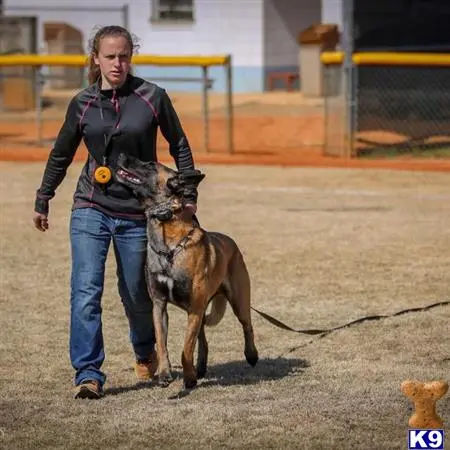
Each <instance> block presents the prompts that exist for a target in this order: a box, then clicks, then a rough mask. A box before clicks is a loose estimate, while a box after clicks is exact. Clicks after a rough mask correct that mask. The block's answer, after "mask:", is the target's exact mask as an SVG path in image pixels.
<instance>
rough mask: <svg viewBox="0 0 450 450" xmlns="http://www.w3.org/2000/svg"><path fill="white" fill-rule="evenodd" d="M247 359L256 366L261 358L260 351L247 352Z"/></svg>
mask: <svg viewBox="0 0 450 450" xmlns="http://www.w3.org/2000/svg"><path fill="white" fill-rule="evenodd" d="M245 359H246V360H247V362H248V363H249V364H250V365H251V366H252V367H254V366H256V363H257V362H258V359H259V356H258V352H248V353H247V352H246V353H245Z"/></svg>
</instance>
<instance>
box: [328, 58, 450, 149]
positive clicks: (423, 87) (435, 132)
mask: <svg viewBox="0 0 450 450" xmlns="http://www.w3.org/2000/svg"><path fill="white" fill-rule="evenodd" d="M348 76H349V74H348V72H346V71H345V70H344V68H343V66H342V64H329V65H326V66H325V70H324V78H325V85H326V92H325V123H324V128H325V140H324V154H326V155H331V156H340V157H346V156H355V157H366V156H389V155H392V156H395V155H402V154H403V155H404V154H406V155H407V154H417V153H421V154H425V152H428V153H430V152H433V155H434V156H439V155H440V154H441V153H443V154H447V155H448V153H449V152H450V66H445V65H442V66H438V65H428V66H425V65H423V66H422V65H409V66H403V65H402V66H400V65H381V64H372V65H365V64H364V65H355V66H354V67H353V73H352V80H351V83H350V88H349V89H351V90H352V94H351V95H348V94H347V90H346V89H347V88H346V86H348Z"/></svg>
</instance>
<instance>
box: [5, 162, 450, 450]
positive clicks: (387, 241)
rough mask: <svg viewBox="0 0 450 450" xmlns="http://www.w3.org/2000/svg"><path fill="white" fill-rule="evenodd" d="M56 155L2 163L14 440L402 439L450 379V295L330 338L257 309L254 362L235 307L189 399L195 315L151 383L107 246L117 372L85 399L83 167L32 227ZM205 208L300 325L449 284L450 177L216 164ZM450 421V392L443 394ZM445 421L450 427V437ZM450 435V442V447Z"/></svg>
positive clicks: (284, 313)
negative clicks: (425, 386) (417, 409)
mask: <svg viewBox="0 0 450 450" xmlns="http://www.w3.org/2000/svg"><path fill="white" fill-rule="evenodd" d="M43 168H44V167H43V163H34V164H32V163H29V164H19V163H0V173H1V176H0V183H1V184H0V187H1V190H0V263H1V278H0V294H1V297H0V361H1V363H0V448H4V449H8V450H9V449H36V448H46V449H47V448H64V449H88V448H89V449H106V448H116V449H141V448H164V449H166V448H167V449H168V448H175V449H196V448H200V449H216V448H236V449H237V448H239V449H253V448H271V449H278V448H279V449H282V448H289V449H335V448H336V449H338V448H339V449H344V448H345V449H372V448H377V449H385V448H393V449H404V448H407V440H406V438H407V429H408V425H407V421H408V418H409V417H410V415H411V413H412V405H411V403H410V402H409V400H408V399H407V398H406V397H405V396H404V395H403V394H402V393H401V391H400V384H401V382H402V381H403V380H405V379H408V378H413V379H419V380H424V381H425V380H435V379H446V380H447V381H450V379H449V378H450V333H449V323H450V307H449V306H442V307H437V308H434V309H431V310H429V311H426V312H417V313H412V314H407V315H403V316H399V317H395V318H388V319H384V320H381V321H376V322H366V323H363V324H360V325H357V326H354V327H351V328H347V329H344V330H341V331H337V332H335V333H332V334H330V335H328V336H326V337H324V338H323V339H317V338H313V337H310V336H305V335H301V334H296V333H291V332H287V331H283V330H280V329H278V328H275V327H274V326H272V325H271V324H269V323H268V322H267V321H265V320H264V319H262V318H261V317H259V316H258V315H256V314H254V315H253V322H254V328H255V337H256V345H257V347H258V349H259V353H260V357H261V360H260V362H259V363H258V365H257V366H256V367H255V368H251V367H249V366H248V365H247V364H246V362H245V360H244V356H243V337H242V332H241V328H240V326H239V324H238V322H237V320H236V319H235V317H234V316H233V315H232V313H231V312H230V310H227V313H226V315H225V318H224V319H223V321H222V322H221V323H220V324H219V325H218V326H217V327H216V328H212V329H208V330H207V337H208V341H209V345H210V365H209V372H208V374H207V377H206V379H205V380H203V381H202V382H201V383H200V385H199V388H198V389H197V390H195V391H194V392H193V393H192V394H191V395H190V396H188V397H186V398H184V399H182V400H177V401H174V400H169V399H168V397H169V396H170V395H172V394H174V393H176V392H177V391H178V390H179V389H180V387H181V379H180V369H181V367H180V355H181V348H182V341H183V335H184V330H185V325H186V318H185V315H184V313H182V312H181V311H179V310H176V309H175V308H170V311H169V314H170V331H169V351H170V355H171V360H172V363H173V365H174V368H175V371H176V373H177V379H176V381H175V382H174V383H173V384H172V385H171V386H170V387H169V388H167V389H160V388H156V387H152V386H151V385H136V382H135V379H134V374H133V371H132V362H133V357H132V351H131V346H130V344H129V341H128V328H127V322H126V318H125V314H124V311H123V309H122V306H121V303H120V299H119V298H118V295H117V290H116V279H115V262H114V259H113V255H112V254H111V255H110V259H109V261H108V268H107V279H106V286H105V293H104V299H103V308H104V309H103V324H104V337H105V345H106V361H105V364H104V366H103V369H104V370H105V371H106V373H107V375H108V380H107V384H106V386H105V387H106V394H107V395H106V396H105V397H104V398H103V399H102V400H100V401H97V402H95V401H94V402H93V401H75V400H73V399H72V376H73V371H72V368H71V366H70V361H69V358H68V326H69V276H70V263H69V262H70V249H69V242H68V219H69V213H70V207H71V201H72V193H73V189H74V187H75V183H76V181H77V177H78V173H79V171H80V168H81V165H80V164H79V163H74V164H73V165H72V167H71V168H70V170H69V172H68V176H67V178H66V179H65V181H64V182H63V184H62V185H61V186H60V188H59V190H58V192H57V196H56V198H55V199H54V200H53V201H52V203H51V213H50V227H51V229H50V231H49V232H47V233H45V234H44V233H43V234H41V233H38V232H37V231H35V230H34V229H33V227H32V222H31V218H32V209H33V199H34V194H35V189H36V188H37V187H38V185H39V183H40V180H41V176H42V172H43ZM201 168H202V169H203V170H204V171H205V172H206V173H207V178H206V179H205V181H204V182H203V183H202V185H201V187H200V200H199V213H198V216H199V219H200V221H201V223H202V225H203V226H204V227H205V228H207V229H210V230H220V231H223V232H226V233H228V234H230V235H231V236H233V237H234V238H235V239H236V241H237V242H238V244H239V245H240V247H241V248H242V251H243V253H244V256H245V259H246V262H247V265H248V268H249V272H250V274H251V279H252V286H253V299H252V301H253V305H254V306H255V307H257V308H259V309H261V310H262V311H265V312H267V313H269V314H271V315H273V316H275V317H277V318H278V319H280V320H282V321H284V322H286V323H287V324H289V325H291V326H293V327H295V328H327V327H333V326H337V325H340V324H343V323H345V322H348V321H350V320H354V319H357V318H359V317H362V316H366V315H369V314H393V313H395V312H397V311H400V310H402V309H405V308H412V307H422V306H426V305H428V304H431V303H435V302H439V301H446V300H449V297H450V295H449V294H450V189H449V188H450V177H449V175H448V174H446V173H433V172H431V173H425V172H406V171H404V172H398V171H388V170H384V171H381V170H369V169H366V170H349V169H331V168H328V169H326V168H323V169H308V168H284V169H283V168H275V167H258V168H256V167H251V166H250V167H239V166H234V167H227V166H203V167H201ZM437 410H438V412H439V414H440V415H441V417H442V418H443V420H444V422H445V424H446V427H447V430H448V429H449V428H448V426H449V424H450V394H447V395H446V396H445V397H444V398H443V399H442V400H440V401H439V402H438V403H437ZM447 434H448V433H447ZM448 442H449V441H448V437H447V444H448Z"/></svg>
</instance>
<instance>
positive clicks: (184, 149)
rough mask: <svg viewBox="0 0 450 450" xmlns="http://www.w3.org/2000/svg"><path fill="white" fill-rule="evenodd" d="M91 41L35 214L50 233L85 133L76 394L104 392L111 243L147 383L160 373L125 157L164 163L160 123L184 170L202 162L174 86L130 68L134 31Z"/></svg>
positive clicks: (142, 235) (142, 230)
mask: <svg viewBox="0 0 450 450" xmlns="http://www.w3.org/2000/svg"><path fill="white" fill-rule="evenodd" d="M91 47H92V49H91V52H90V61H89V75H88V76H89V83H90V86H89V87H88V88H87V89H85V90H83V91H81V92H80V93H78V94H77V95H76V96H75V97H74V98H73V99H72V100H71V102H70V104H69V106H68V110H67V113H66V117H65V121H64V124H63V126H62V128H61V130H60V132H59V134H58V136H57V139H56V142H55V144H54V147H53V149H52V151H51V152H50V155H49V158H48V161H47V165H46V168H45V171H44V175H43V179H42V183H41V186H40V188H39V189H38V190H37V194H36V201H35V216H34V225H35V227H36V228H37V229H38V230H40V231H46V230H47V229H48V228H49V224H48V213H49V201H50V200H51V199H52V198H53V197H54V195H55V190H56V188H57V187H58V186H59V185H60V184H61V182H62V181H63V179H64V177H65V175H66V171H67V168H68V166H69V165H70V163H71V162H72V160H73V157H74V154H75V152H76V150H77V148H78V146H79V144H80V142H81V139H83V140H84V142H85V144H86V147H87V149H88V152H89V156H88V159H87V161H86V164H85V165H84V167H83V169H82V172H81V174H80V177H79V180H78V185H77V188H76V190H75V195H74V202H73V207H72V213H71V221H70V239H71V250H72V275H71V322H70V357H71V362H72V366H73V368H74V369H75V371H76V372H75V377H74V384H75V386H76V388H75V398H100V397H101V396H102V395H103V385H104V383H105V380H106V375H105V374H104V373H103V372H102V371H101V366H102V363H103V361H104V358H105V354H104V345H103V334H102V322H101V311H102V310H101V297H102V292H103V285H104V274H105V262H106V256H107V253H108V248H109V245H110V243H111V240H112V242H113V246H114V252H115V257H116V262H117V277H118V290H119V295H120V297H121V299H122V303H123V305H124V308H125V312H126V315H127V317H128V321H129V326H130V340H131V343H132V346H133V350H134V353H135V359H136V361H135V365H134V367H135V373H136V376H137V378H138V379H139V380H141V381H143V380H148V379H150V378H151V377H152V375H153V366H154V362H155V358H156V355H155V351H154V343H155V338H154V332H153V323H152V305H151V300H150V298H149V296H148V292H147V289H146V284H145V276H144V264H145V256H146V243H147V238H146V222H145V216H144V212H143V209H142V207H141V205H140V204H139V202H138V199H137V198H136V197H135V196H134V195H133V193H132V192H131V191H130V190H128V189H127V188H126V187H124V186H123V185H121V184H119V183H117V182H115V181H114V168H115V166H116V162H117V157H118V155H119V154H120V153H121V152H125V153H128V154H131V155H133V156H137V157H138V158H140V159H141V160H146V161H155V160H156V137H157V130H158V127H159V128H160V130H161V132H162V134H163V136H164V137H165V139H166V140H167V141H168V143H169V145H170V154H171V155H172V157H173V158H174V161H175V164H176V166H177V168H178V170H180V171H183V170H191V169H194V162H193V158H192V154H191V150H190V147H189V143H188V140H187V138H186V136H185V134H184V132H183V129H182V127H181V124H180V121H179V119H178V117H177V114H176V112H175V110H174V108H173V106H172V103H171V101H170V99H169V97H168V95H167V94H166V92H165V90H164V89H161V88H160V87H158V86H157V85H155V84H153V83H149V82H146V81H144V80H142V79H140V78H137V77H135V76H133V75H132V74H131V73H130V67H131V58H132V55H133V51H134V49H135V46H134V43H133V39H132V36H131V35H130V33H129V32H128V31H127V30H126V29H124V28H122V27H119V26H107V27H103V28H101V29H100V30H98V32H97V33H96V34H95V37H94V39H93V43H92V46H91ZM196 197H197V194H196V193H195V192H194V194H193V196H192V198H190V199H187V201H186V204H185V214H190V215H193V214H195V211H196V206H195V205H196V201H197V198H196Z"/></svg>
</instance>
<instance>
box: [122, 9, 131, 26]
mask: <svg viewBox="0 0 450 450" xmlns="http://www.w3.org/2000/svg"><path fill="white" fill-rule="evenodd" d="M122 20H123V26H124V28H126V29H127V30H129V29H130V6H129V5H128V3H126V4H124V5H123V6H122Z"/></svg>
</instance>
